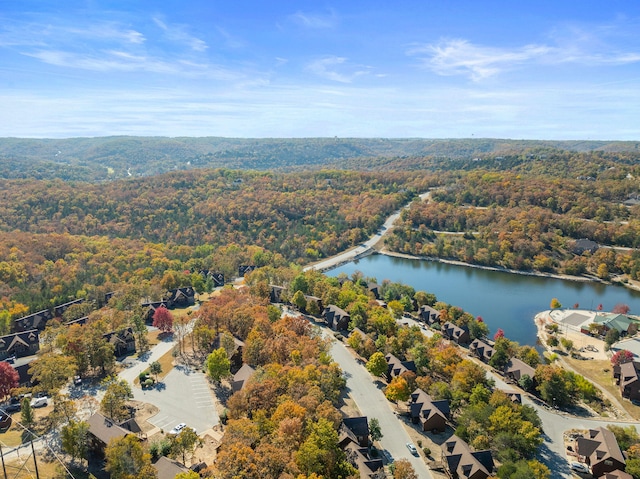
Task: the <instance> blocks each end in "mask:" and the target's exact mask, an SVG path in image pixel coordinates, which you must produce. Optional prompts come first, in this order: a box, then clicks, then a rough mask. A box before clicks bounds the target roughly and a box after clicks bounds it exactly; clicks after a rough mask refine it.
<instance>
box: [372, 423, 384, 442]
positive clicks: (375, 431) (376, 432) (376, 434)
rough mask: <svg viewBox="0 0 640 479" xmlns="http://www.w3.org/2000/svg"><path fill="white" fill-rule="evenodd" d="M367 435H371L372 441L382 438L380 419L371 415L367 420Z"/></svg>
mask: <svg viewBox="0 0 640 479" xmlns="http://www.w3.org/2000/svg"><path fill="white" fill-rule="evenodd" d="M369 436H371V441H372V442H376V441H379V440H380V439H382V437H383V435H382V428H381V427H380V421H378V418H375V417H372V418H371V419H370V420H369Z"/></svg>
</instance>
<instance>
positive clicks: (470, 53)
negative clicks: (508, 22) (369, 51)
mask: <svg viewBox="0 0 640 479" xmlns="http://www.w3.org/2000/svg"><path fill="white" fill-rule="evenodd" d="M550 50H551V49H550V48H549V47H547V46H544V45H525V46H524V47H520V48H514V49H505V48H495V47H485V46H479V45H473V44H472V43H470V42H468V41H466V40H460V39H456V40H444V41H441V42H440V43H438V44H435V45H421V46H416V47H413V48H411V49H410V50H408V51H407V54H408V55H411V56H416V57H419V58H421V59H422V60H423V62H424V64H425V65H426V66H427V67H428V68H429V69H431V70H432V71H434V72H435V73H437V74H438V75H447V76H448V75H461V74H462V75H468V76H469V77H471V79H472V80H474V81H479V80H482V79H484V78H487V77H490V76H493V75H496V74H497V73H499V72H501V71H503V70H505V69H507V68H512V67H514V66H515V65H518V64H522V63H526V62H530V61H532V60H535V59H540V58H542V57H543V56H544V55H547V54H549V53H550Z"/></svg>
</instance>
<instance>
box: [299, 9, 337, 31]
mask: <svg viewBox="0 0 640 479" xmlns="http://www.w3.org/2000/svg"><path fill="white" fill-rule="evenodd" d="M289 19H290V20H291V21H293V22H294V23H296V24H298V25H300V26H302V27H305V28H312V29H324V28H334V27H335V26H336V25H337V23H338V17H337V15H336V14H335V12H333V11H331V12H330V13H329V14H321V13H308V12H301V11H297V12H296V13H294V14H293V15H289Z"/></svg>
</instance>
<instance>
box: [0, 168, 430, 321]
mask: <svg viewBox="0 0 640 479" xmlns="http://www.w3.org/2000/svg"><path fill="white" fill-rule="evenodd" d="M438 184H439V183H438V180H437V179H436V178H435V177H433V176H428V175H420V176H415V175H411V174H406V173H395V174H380V173H358V172H344V171H343V172H339V171H320V172H316V173H299V174H297V173H296V174H287V173H278V174H276V173H258V172H240V171H232V170H226V169H225V170H194V171H189V172H180V173H168V174H165V175H158V176H154V177H150V178H141V179H128V180H120V181H113V182H105V183H98V184H96V183H80V182H63V181H60V180H55V181H41V180H4V181H2V184H1V186H0V204H1V205H2V207H1V210H0V211H1V213H0V298H4V300H3V302H4V304H3V306H4V308H3V309H4V311H5V312H4V319H5V321H6V320H8V318H9V317H16V316H18V315H19V314H20V313H21V312H22V313H24V308H23V307H21V306H19V305H24V306H26V307H27V309H29V310H31V311H35V310H38V309H43V308H46V307H49V306H51V304H59V303H61V302H65V301H66V300H68V299H73V298H75V297H79V296H84V295H87V294H92V292H93V291H95V289H96V288H97V287H99V286H101V285H105V284H107V285H109V284H111V285H113V284H117V283H120V282H132V283H137V284H140V283H147V282H148V284H156V285H157V284H158V283H160V281H161V279H162V278H164V277H165V275H167V274H170V276H171V275H173V276H177V277H178V280H176V281H177V283H176V284H174V285H173V287H177V286H178V285H191V284H193V283H194V282H198V284H200V289H202V284H201V283H202V281H203V279H202V278H201V277H198V278H196V277H193V276H192V274H193V273H194V272H197V271H200V270H202V269H207V270H212V271H220V272H223V273H224V274H225V276H226V277H227V278H229V279H231V278H232V277H234V276H235V275H237V271H238V266H239V265H240V264H249V265H257V266H264V265H268V264H271V265H282V264H288V263H290V262H296V263H306V262H309V261H314V260H316V259H318V258H322V257H327V256H330V255H333V254H335V253H337V252H339V251H342V250H344V249H347V248H349V247H351V246H354V245H356V244H358V243H359V242H361V241H363V240H364V239H366V238H368V237H369V236H370V235H371V234H373V233H374V232H375V231H376V230H377V229H378V228H379V227H380V226H381V225H382V223H383V222H384V220H385V219H386V217H387V216H388V215H389V214H390V213H392V212H393V211H395V210H397V209H398V208H399V207H401V206H402V205H404V204H405V203H407V202H408V201H409V200H410V199H411V198H412V197H413V196H414V195H415V194H416V193H417V192H421V191H425V190H426V189H428V188H429V187H431V186H436V185H438ZM185 271H187V273H185ZM176 281H173V282H174V283H175V282H176ZM104 292H106V291H104Z"/></svg>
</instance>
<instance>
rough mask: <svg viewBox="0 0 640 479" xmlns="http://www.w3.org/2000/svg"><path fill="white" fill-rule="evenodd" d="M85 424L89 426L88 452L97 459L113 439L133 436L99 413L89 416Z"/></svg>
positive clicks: (102, 455) (102, 454)
mask: <svg viewBox="0 0 640 479" xmlns="http://www.w3.org/2000/svg"><path fill="white" fill-rule="evenodd" d="M87 423H88V424H89V431H88V438H89V451H91V452H92V453H93V454H95V455H97V456H99V457H104V451H105V449H106V447H107V446H108V445H109V443H110V442H111V441H112V440H113V439H121V438H123V437H125V436H128V435H129V434H134V433H133V432H131V431H129V430H128V429H125V428H124V427H122V426H120V425H119V424H117V423H116V422H115V421H113V420H112V419H108V418H106V417H105V416H103V415H102V414H100V413H99V412H97V413H95V414H94V415H93V416H91V417H90V418H89V419H88V420H87ZM134 435H135V434H134ZM136 437H137V436H136Z"/></svg>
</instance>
